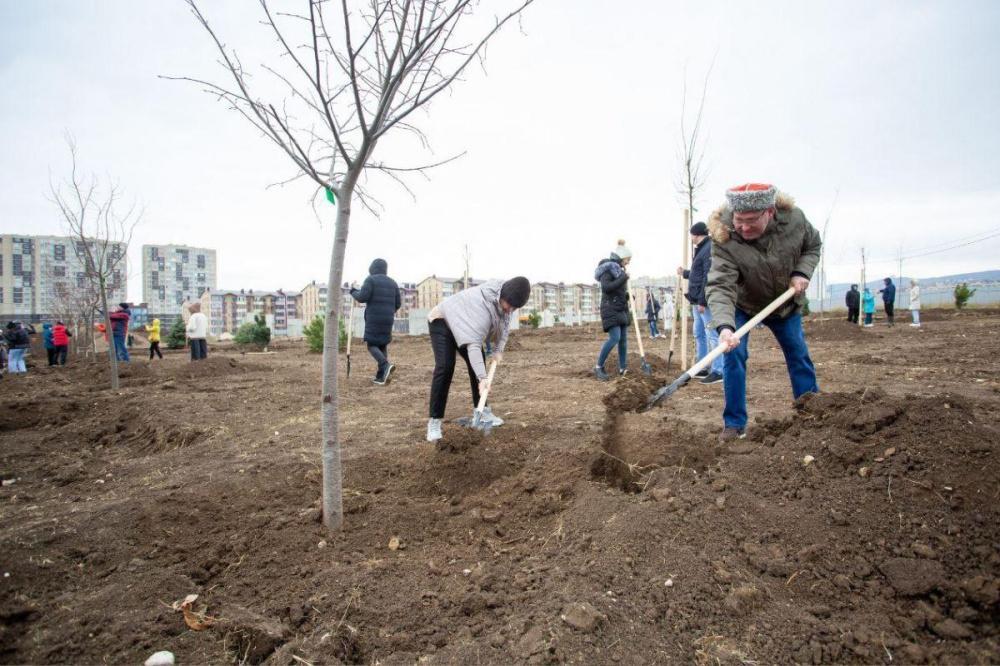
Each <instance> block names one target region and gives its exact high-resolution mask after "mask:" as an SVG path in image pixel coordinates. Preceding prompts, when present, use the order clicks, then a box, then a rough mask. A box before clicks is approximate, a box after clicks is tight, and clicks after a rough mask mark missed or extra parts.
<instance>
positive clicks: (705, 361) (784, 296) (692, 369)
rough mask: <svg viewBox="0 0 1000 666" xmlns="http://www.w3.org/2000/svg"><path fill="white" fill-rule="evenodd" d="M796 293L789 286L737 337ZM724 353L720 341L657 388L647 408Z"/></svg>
mask: <svg viewBox="0 0 1000 666" xmlns="http://www.w3.org/2000/svg"><path fill="white" fill-rule="evenodd" d="M794 295H795V289H794V288H792V287H789V288H788V290H787V291H785V293H783V294H782V295H781V296H778V298H776V299H774V301H772V302H771V303H770V304H769V305H768V306H767V307H765V308H764V309H763V310H761V311H760V312H759V313H757V315H756V316H755V317H754V318H753V319H751V320H750V321H748V322H747V323H745V324H743V325H742V326H740V328H739V330H738V331H736V333H734V335H735V337H736V339H737V340H741V339H742V338H743V336H744V335H746V334H747V333H749V332H750V331H751V330H752V329H753V327H754V326H756V325H757V324H759V323H760V322H762V321H764V319H766V318H767V317H768V315H770V314H771V313H772V312H774V311H775V310H777V309H778V308H780V307H781V306H782V305H784V303H785V301H787V300H788V299H790V298H791V297H792V296H794ZM724 353H726V347H725V345H723V344H721V343H720V344H719V345H718V346H717V347H716V348H715V349H713V350H712V351H710V352H708V353H707V354H705V358H703V359H701V360H700V361H698V362H697V363H695V364H694V365H692V366H691V367H690V368H688V369H687V371H686V372H685V373H684V374H682V375H681V376H680V377H678V378H677V379H675V380H674V381H673V382H671V383H670V384H667V385H666V386H664V387H662V388H660V389H659V390H657V392H656V393H654V394H653V395H652V396H651V397H650V398H649V402H648V403H647V404H646V409H647V410H648V409H652V408H653V407H656V406H657V405H658V404H660V403H661V402H663V401H664V400H666V399H667V398H669V397H670V396H671V395H673V394H674V393H676V392H677V389H679V388H680V387H682V386H684V385H685V384H687V383H688V382H689V381H691V378H692V377H693V376H695V375H696V374H698V373H699V372H701V371H702V370H704V369H705V368H707V367H708V366H710V365H712V361H714V360H715V359H716V358H718V357H719V355H721V354H724ZM644 411H645V410H644Z"/></svg>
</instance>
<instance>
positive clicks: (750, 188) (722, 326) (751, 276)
mask: <svg viewBox="0 0 1000 666" xmlns="http://www.w3.org/2000/svg"><path fill="white" fill-rule="evenodd" d="M726 201H727V203H726V205H724V206H722V207H721V208H720V209H718V210H717V211H715V213H713V214H712V216H711V218H710V220H709V224H708V226H709V229H710V233H711V235H712V241H713V243H712V266H711V269H710V271H709V275H708V286H707V294H708V296H707V300H708V305H709V308H710V310H711V312H712V322H711V324H710V325H711V326H712V327H713V328H715V329H716V331H718V333H719V344H720V345H724V346H725V348H726V349H727V350H728V353H727V354H725V361H724V375H725V383H724V393H725V398H726V400H725V408H724V410H723V413H722V420H723V426H724V427H723V430H722V432H721V434H720V435H719V440H720V441H721V442H726V441H731V440H735V439H742V438H743V437H745V436H746V425H747V396H746V368H747V358H748V356H749V338H750V335H749V333H747V334H746V335H744V336H743V337H742V338H741V339H737V338H736V336H735V335H734V334H735V332H736V330H737V329H738V328H740V327H742V326H743V325H744V324H746V323H747V322H748V321H750V319H751V318H753V316H754V315H755V314H757V313H758V312H760V311H761V310H763V309H764V308H765V307H766V306H767V305H769V304H770V303H771V302H773V301H774V300H775V299H777V298H778V297H779V296H781V295H782V294H783V293H784V292H785V291H787V290H788V289H789V288H793V289H794V290H795V298H794V299H793V300H791V301H787V302H786V303H785V304H784V305H782V306H781V307H780V308H778V309H777V310H776V311H775V312H774V313H773V314H771V315H770V316H769V317H767V318H766V319H764V321H763V323H764V325H765V326H767V327H768V328H769V329H771V333H773V334H774V337H775V339H777V341H778V344H779V345H780V346H781V351H782V352H783V353H784V356H785V365H786V367H787V369H788V378H789V380H790V381H791V385H792V395H793V396H794V398H795V399H798V398H800V397H802V396H803V395H805V394H807V393H817V392H818V391H819V386H818V385H817V383H816V368H815V366H814V365H813V362H812V359H811V358H810V357H809V348H808V346H807V345H806V339H805V334H804V332H803V330H802V314H801V312H800V308H801V307H802V305H803V303H804V302H805V292H806V289H807V288H808V287H809V280H810V278H811V277H812V273H813V271H814V270H815V269H816V264H817V263H818V262H819V255H820V248H821V246H822V240H821V238H820V235H819V232H818V231H816V229H815V227H813V226H812V225H811V224H810V223H809V220H807V219H806V216H805V214H804V213H803V212H802V210H800V209H799V208H798V207H797V206H796V205H795V201H794V200H793V199H792V198H791V197H790V196H788V195H786V194H783V193H778V191H777V189H776V188H775V187H774V186H773V185H766V184H758V183H748V184H746V185H740V186H737V187H734V188H731V189H730V190H728V191H727V192H726Z"/></svg>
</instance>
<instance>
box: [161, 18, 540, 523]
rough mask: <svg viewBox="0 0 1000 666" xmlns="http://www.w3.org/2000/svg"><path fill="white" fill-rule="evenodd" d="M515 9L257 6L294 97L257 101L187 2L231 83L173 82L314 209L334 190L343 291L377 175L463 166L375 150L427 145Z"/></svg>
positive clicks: (326, 382)
mask: <svg viewBox="0 0 1000 666" xmlns="http://www.w3.org/2000/svg"><path fill="white" fill-rule="evenodd" d="M509 1H510V2H511V3H512V4H511V9H510V10H509V11H507V12H506V13H504V14H501V15H499V16H495V17H492V19H491V20H489V21H488V22H486V23H484V22H483V20H482V17H477V16H476V12H475V11H474V10H475V9H476V8H477V7H479V3H478V2H476V1H475V0H362V1H359V2H353V1H352V2H351V3H350V6H348V5H349V3H348V0H340V2H334V1H331V0H304V1H303V2H302V3H301V4H302V7H303V13H300V14H295V13H289V12H285V11H280V12H279V11H275V10H274V9H273V8H272V6H271V4H272V3H269V2H268V0H258V2H259V5H260V9H261V12H262V23H263V25H265V26H266V27H267V28H268V29H269V31H270V32H272V33H273V36H274V39H275V45H276V48H277V54H278V57H277V58H275V59H274V60H273V61H272V62H270V63H265V64H262V65H261V66H260V69H261V70H263V71H264V72H266V73H267V74H270V75H271V76H272V77H273V80H274V82H276V83H277V84H278V85H280V86H282V87H283V89H284V90H285V94H284V96H283V97H281V98H280V99H275V100H266V99H263V98H261V97H259V96H258V89H257V88H256V86H257V85H258V81H257V79H255V78H254V77H253V75H252V73H251V72H250V71H248V70H247V69H246V68H245V67H244V65H243V62H242V61H241V59H240V57H239V55H238V54H237V53H236V51H235V50H232V49H229V48H227V47H226V45H225V43H224V42H223V41H222V40H221V39H220V37H219V36H218V35H217V34H216V32H215V31H214V30H213V28H212V27H211V26H210V24H209V22H208V19H207V18H206V17H205V15H204V14H203V13H202V12H201V10H200V9H199V8H198V5H197V3H196V2H195V0H186V2H187V3H188V5H189V6H190V8H191V11H192V13H193V14H194V16H195V18H196V19H197V21H198V23H199V24H200V25H201V26H202V28H204V29H205V31H206V32H207V33H208V36H209V37H210V38H211V40H212V42H213V43H214V44H215V46H216V48H217V50H218V53H219V57H220V62H221V65H222V66H223V68H224V69H225V71H226V74H227V77H228V81H229V83H227V84H219V83H214V82H209V81H204V80H200V79H193V78H190V77H165V78H173V79H178V80H185V81H190V82H194V83H197V84H198V85H201V86H203V87H204V89H205V90H206V91H207V92H209V93H210V94H212V95H213V96H216V97H217V98H218V99H219V100H220V101H223V102H224V103H226V104H227V105H228V106H229V107H230V108H231V109H233V110H235V111H236V112H237V113H239V114H240V115H241V116H243V118H244V119H245V120H246V121H247V122H249V123H250V124H251V125H252V126H253V127H254V128H256V129H257V130H258V131H259V132H261V133H262V134H263V135H264V136H265V137H266V138H267V139H269V140H270V141H271V142H272V143H273V144H274V145H275V146H277V148H278V149H279V150H280V151H281V152H283V153H284V154H285V156H286V157H287V158H288V159H290V160H291V162H292V164H293V165H294V166H295V169H296V173H295V175H294V176H293V177H292V178H291V179H289V180H288V181H285V182H291V181H294V180H297V179H300V178H306V179H308V180H310V181H312V183H314V184H315V185H316V189H315V190H314V194H313V202H314V204H315V202H316V200H317V198H318V197H320V196H321V195H322V194H324V193H325V194H326V197H327V198H328V199H329V200H330V202H331V203H334V204H335V205H336V206H337V218H336V225H335V230H334V242H333V251H332V256H331V258H330V273H329V278H328V279H327V283H328V284H329V285H330V286H331V289H333V288H335V287H334V285H340V284H342V282H343V266H344V251H345V249H346V247H347V235H348V228H349V223H350V219H351V205H352V203H353V202H354V200H355V198H357V200H358V201H359V202H360V203H361V204H362V205H363V206H365V208H367V209H368V210H370V211H372V212H373V213H375V214H377V210H376V207H377V206H378V204H377V202H376V201H375V200H374V199H373V198H372V197H371V195H370V194H369V193H368V190H367V189H366V187H367V185H368V183H369V180H370V178H369V176H374V175H377V174H381V175H384V176H387V177H389V178H391V179H392V180H394V181H395V182H396V183H398V184H400V185H401V186H402V187H404V188H406V184H405V182H404V177H405V176H406V174H408V173H415V172H416V173H422V172H423V170H424V169H428V168H431V167H434V166H438V165H440V164H444V163H446V162H448V161H450V160H451V159H455V158H454V157H453V158H449V159H445V160H443V161H440V162H437V163H435V164H425V165H420V166H393V165H388V164H385V163H383V162H381V161H376V160H375V159H374V157H373V156H374V154H375V148H376V146H377V145H378V144H379V143H380V142H381V141H382V140H383V139H384V138H385V137H386V136H387V135H389V133H390V132H391V133H393V135H395V134H398V133H399V132H404V131H405V132H409V133H411V134H412V135H413V136H415V137H416V138H417V139H418V140H419V141H420V143H421V145H423V146H424V147H425V148H426V147H427V138H426V136H425V135H424V133H423V132H421V130H420V129H419V128H418V127H417V126H416V125H415V124H414V123H415V121H416V119H417V118H418V114H416V112H417V111H419V110H421V109H424V108H425V107H426V106H427V104H428V103H429V102H430V101H432V100H433V99H434V98H436V97H437V96H438V95H439V94H441V93H442V92H443V91H445V90H447V89H448V88H449V87H450V86H451V84H452V83H454V82H455V81H456V80H458V79H459V77H460V76H461V75H462V74H463V73H464V72H465V71H466V68H467V67H468V66H469V65H470V64H471V63H472V62H473V61H474V60H477V59H478V58H480V57H481V56H482V54H483V50H484V48H485V46H486V44H487V42H488V41H489V40H490V39H491V38H492V37H493V36H494V35H496V34H497V32H498V31H499V30H500V29H501V28H502V27H503V26H504V25H505V24H507V23H508V22H509V21H511V20H512V19H514V18H516V17H518V16H519V15H520V14H521V12H522V11H524V9H525V8H526V7H527V6H528V5H530V4H531V3H532V2H533V0H509ZM283 6H284V5H283ZM477 18H478V19H479V20H476V19H477ZM456 157H457V156H456ZM407 191H409V189H408V188H407ZM411 194H412V192H411ZM331 293H332V292H331ZM327 302H328V310H327V312H326V326H325V333H324V344H323V389H322V412H321V413H322V426H323V447H322V451H323V454H322V455H323V522H324V524H325V525H326V526H327V527H328V528H329V529H331V530H336V529H339V528H340V527H341V525H342V523H343V506H342V500H341V494H342V485H341V483H342V479H341V476H342V473H341V462H340V441H339V430H338V428H339V423H338V416H339V415H338V411H339V410H338V406H339V403H338V399H337V374H338V368H337V335H336V331H337V321H338V318H339V314H340V308H341V299H339V298H330V299H328V301H327Z"/></svg>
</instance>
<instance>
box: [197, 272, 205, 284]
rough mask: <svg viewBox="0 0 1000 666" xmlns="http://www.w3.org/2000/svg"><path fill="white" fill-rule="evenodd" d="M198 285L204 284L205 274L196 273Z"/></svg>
mask: <svg viewBox="0 0 1000 666" xmlns="http://www.w3.org/2000/svg"><path fill="white" fill-rule="evenodd" d="M198 283H199V284H204V283H205V274H204V273H198Z"/></svg>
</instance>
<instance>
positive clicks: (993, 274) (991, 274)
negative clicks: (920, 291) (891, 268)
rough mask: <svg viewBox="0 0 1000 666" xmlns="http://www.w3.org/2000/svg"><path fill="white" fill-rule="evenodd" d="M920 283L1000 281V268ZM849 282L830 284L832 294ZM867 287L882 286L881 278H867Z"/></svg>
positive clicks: (905, 281)
mask: <svg viewBox="0 0 1000 666" xmlns="http://www.w3.org/2000/svg"><path fill="white" fill-rule="evenodd" d="M890 277H892V281H893V282H895V283H896V284H897V285H898V286H900V287H908V286H909V285H910V278H909V277H906V276H904V277H903V278H902V279H897V277H896V276H895V275H892V276H890ZM919 280H920V284H921V285H925V286H930V285H942V286H949V285H956V284H958V283H960V282H970V283H971V282H1000V270H992V271H977V272H975V273H956V274H954V275H941V276H939V277H929V278H919ZM851 284H853V283H851V282H837V283H836V284H831V285H830V287H829V288H830V291H831V292H832V293H834V294H837V293H843V292H846V291H847V290H848V289H850V288H851ZM866 286H867V287H869V288H871V287H878V288H879V289H881V288H882V278H881V277H879V278H876V279H874V280H869V281H868V283H867V284H866Z"/></svg>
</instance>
